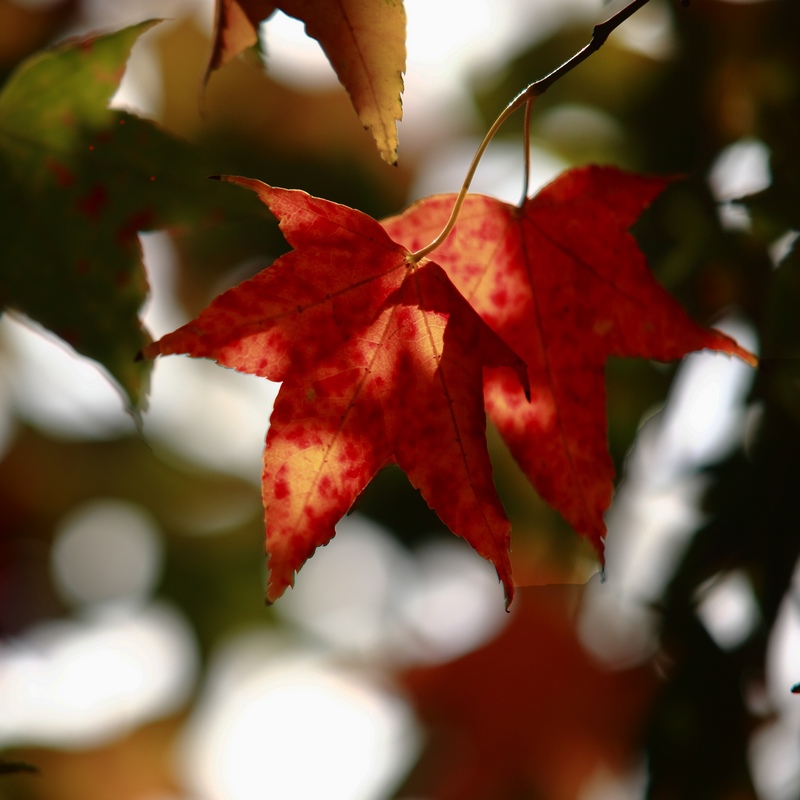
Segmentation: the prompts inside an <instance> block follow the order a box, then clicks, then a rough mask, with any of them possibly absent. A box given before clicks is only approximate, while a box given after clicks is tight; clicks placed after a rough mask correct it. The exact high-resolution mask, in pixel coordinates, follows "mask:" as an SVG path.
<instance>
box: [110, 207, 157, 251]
mask: <svg viewBox="0 0 800 800" xmlns="http://www.w3.org/2000/svg"><path fill="white" fill-rule="evenodd" d="M154 220H155V215H154V214H153V212H152V211H151V210H150V209H148V208H145V209H142V210H141V211H137V212H136V213H135V214H132V215H131V216H130V217H128V219H126V220H125V222H124V223H123V224H122V227H120V228H119V230H118V231H117V234H116V236H115V238H116V240H117V242H118V243H119V244H120V245H128V244H130V243H131V242H132V241H133V240H134V239H135V238H136V234H137V233H139V231H145V230H147V229H148V228H150V227H152V225H153V222H154Z"/></svg>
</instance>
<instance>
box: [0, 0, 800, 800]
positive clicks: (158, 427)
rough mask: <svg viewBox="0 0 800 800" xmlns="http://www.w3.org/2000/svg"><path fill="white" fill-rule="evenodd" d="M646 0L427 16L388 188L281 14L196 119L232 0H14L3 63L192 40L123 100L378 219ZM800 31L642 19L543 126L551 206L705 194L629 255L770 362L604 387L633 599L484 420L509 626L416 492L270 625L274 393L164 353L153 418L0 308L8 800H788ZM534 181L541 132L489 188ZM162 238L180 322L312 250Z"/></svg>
mask: <svg viewBox="0 0 800 800" xmlns="http://www.w3.org/2000/svg"><path fill="white" fill-rule="evenodd" d="M624 5H625V4H624V3H620V2H615V3H611V4H605V3H602V2H601V0H469V2H468V1H467V0H458V1H457V2H456V0H436V2H423V0H406V9H407V14H408V50H409V56H408V68H407V73H406V91H405V96H404V107H405V118H404V120H403V122H402V123H401V124H400V166H399V167H398V168H396V169H393V168H390V167H387V166H386V165H385V164H383V163H382V162H381V160H380V158H379V157H378V155H377V153H376V151H375V149H374V147H373V146H372V143H371V140H370V138H369V136H368V134H366V133H365V132H364V131H363V130H362V129H361V127H360V125H359V123H358V121H357V119H356V117H355V114H354V113H353V111H352V109H351V107H350V104H349V100H348V98H347V96H346V94H345V93H344V91H343V90H342V89H341V88H340V87H339V85H338V83H337V82H336V78H335V76H334V74H333V72H332V70H331V69H330V67H329V66H328V64H327V62H326V60H325V58H324V56H323V54H322V52H321V50H320V48H319V47H318V45H317V44H316V43H315V42H313V41H311V40H308V39H307V38H306V37H305V36H304V34H303V28H302V24H300V23H298V22H296V21H294V20H291V19H289V18H286V17H284V16H283V15H281V14H280V13H278V14H276V15H275V16H274V17H273V18H271V19H270V20H269V21H268V22H267V23H266V24H264V25H262V29H261V37H262V41H261V48H260V52H257V51H256V50H253V52H251V53H248V54H246V55H245V56H243V57H242V58H240V59H237V60H236V61H235V62H234V63H232V64H230V65H229V66H227V67H225V68H223V69H222V70H220V71H219V72H218V73H216V74H215V75H214V76H212V78H211V81H210V84H209V87H208V91H207V96H206V107H207V113H206V115H205V116H204V117H203V116H201V115H200V113H199V111H198V90H199V85H200V80H201V77H202V74H203V71H204V68H205V63H206V60H207V57H208V52H209V48H210V32H211V18H212V4H211V2H210V0H168V1H167V0H159V2H156V1H155V0H139V1H138V2H122V0H119V2H110V1H109V0H14V1H13V2H12V1H11V0H0V74H1V75H2V76H3V79H5V78H7V77H8V75H9V74H11V72H12V71H13V70H14V68H15V66H16V65H17V64H18V63H20V62H21V61H22V60H24V59H25V58H26V57H27V56H29V55H30V54H32V53H33V52H35V51H37V50H39V49H40V48H42V47H45V46H47V45H48V44H50V43H52V42H56V41H60V40H62V39H63V38H65V37H67V36H72V35H75V34H80V33H85V32H87V31H90V30H98V29H99V30H111V29H116V28H119V27H122V26H124V25H126V24H130V23H134V22H138V21H141V20H143V19H146V18H149V17H152V16H158V17H168V18H169V21H167V22H164V23H162V24H161V25H159V26H157V27H156V28H155V29H153V30H152V31H150V32H149V33H147V34H146V35H145V36H143V37H142V38H141V40H140V41H139V43H138V44H137V45H136V47H135V49H134V53H133V56H132V58H131V61H130V62H129V69H128V72H127V73H126V76H125V78H124V80H123V83H122V85H121V88H120V91H119V92H118V94H117V95H116V97H115V100H114V104H115V105H116V106H118V107H122V108H127V109H131V110H133V111H135V112H136V113H138V114H140V115H142V116H146V117H148V118H151V119H153V120H155V121H157V122H158V123H159V124H160V125H161V126H163V127H164V128H166V129H167V130H169V131H171V132H173V133H175V134H177V135H179V136H181V137H184V138H185V139H187V140H189V141H190V142H191V143H193V145H195V146H196V147H197V148H199V149H200V150H202V151H203V152H204V153H205V158H206V160H207V163H209V164H210V165H212V167H213V172H215V173H232V174H241V175H246V176H250V177H256V178H260V179H263V180H266V181H268V182H270V183H272V184H275V185H279V186H286V187H288V188H300V189H304V190H306V191H308V192H310V193H312V194H317V195H321V196H324V197H326V198H329V199H332V200H335V201H338V202H343V203H347V204H349V205H351V206H354V207H356V208H359V209H361V210H363V211H365V212H367V213H369V214H371V215H372V216H375V217H377V218H380V217H382V216H386V215H389V214H392V213H396V212H398V211H399V210H401V209H402V208H403V207H404V206H405V205H407V204H408V203H409V202H411V201H412V200H414V199H416V198H418V197H421V196H424V195H428V194H431V193H436V192H448V191H455V190H457V189H458V187H459V186H460V184H461V181H462V179H463V175H464V173H465V171H466V168H467V165H468V163H469V161H470V159H471V157H472V155H473V153H474V151H475V149H476V147H477V145H478V143H479V141H480V139H481V138H482V136H483V133H484V132H485V131H486V129H487V128H488V127H489V125H490V124H491V122H492V120H493V119H494V117H495V116H496V115H497V114H498V113H499V112H500V110H501V109H502V107H503V106H504V105H505V104H506V103H507V102H508V101H509V100H510V99H511V98H512V97H513V96H514V95H516V94H517V92H518V91H520V90H521V89H522V88H524V86H526V85H527V84H528V83H530V82H531V81H532V80H535V79H536V78H539V77H541V76H543V75H544V74H546V73H548V72H549V71H551V70H552V69H554V68H555V67H556V66H558V65H559V64H560V63H562V62H563V61H564V60H566V59H567V58H568V57H569V56H571V55H572V54H573V53H574V52H576V51H577V50H578V49H579V48H580V47H582V46H583V45H584V44H585V43H586V42H587V41H588V40H589V36H590V33H591V29H592V26H593V25H594V24H596V23H597V22H599V21H601V20H603V19H605V18H606V17H607V16H609V15H610V14H611V13H614V12H615V11H617V10H619V9H620V8H622V7H623V6H624ZM798 31H800V3H797V2H796V0H763V2H733V1H732V0H728V1H725V0H695V1H694V2H692V3H691V5H690V6H689V7H688V8H684V7H681V5H680V3H679V2H677V0H675V1H673V0H651V2H650V3H649V4H648V5H647V6H646V7H645V8H644V9H643V10H641V11H640V12H638V13H637V14H636V15H635V16H634V17H633V18H632V19H631V20H629V21H628V22H626V23H625V24H624V25H623V26H622V27H621V28H619V29H618V30H617V31H616V32H615V33H613V34H612V36H611V38H610V40H609V41H608V43H607V44H606V45H605V47H604V48H603V49H602V50H601V51H600V52H599V53H597V54H595V55H594V56H593V57H592V58H591V59H590V60H589V61H588V62H586V63H585V64H584V65H582V66H581V67H579V68H578V69H576V70H575V71H574V72H572V73H571V74H570V75H568V76H567V77H566V78H564V79H563V80H561V81H560V82H559V83H557V84H556V85H555V86H554V87H553V88H552V89H551V90H550V91H549V92H548V93H547V94H546V95H545V96H543V97H542V98H540V99H539V100H537V103H536V105H535V107H534V112H533V118H532V140H531V159H532V189H534V190H535V189H536V188H537V187H539V186H541V185H543V184H544V183H546V182H547V181H549V180H550V179H552V178H553V177H554V176H555V175H557V174H558V173H559V172H560V171H562V170H563V169H566V168H568V167H569V166H571V165H577V164H583V163H587V162H597V163H613V164H617V165H619V166H622V167H624V168H627V169H632V170H637V171H641V172H648V173H659V174H671V175H680V176H684V179H683V180H682V181H679V182H676V183H675V184H673V185H672V186H671V187H670V188H669V189H668V190H667V191H666V192H664V194H663V196H662V197H661V198H659V199H658V200H657V201H656V202H655V203H654V205H653V206H652V207H651V208H650V209H649V210H648V211H647V212H646V213H645V214H644V215H643V217H642V219H641V220H640V221H639V223H637V226H636V228H635V230H634V233H635V235H636V236H637V239H638V240H639V242H640V245H641V247H642V249H643V250H644V251H645V253H646V254H647V256H648V258H649V260H650V264H651V266H652V268H653V270H654V271H655V273H656V274H657V275H658V277H659V279H660V280H661V281H662V283H663V284H664V285H665V286H666V287H667V288H668V289H669V291H670V292H671V293H672V294H673V295H674V296H676V297H677V298H678V299H679V301H680V302H681V303H682V304H683V306H684V307H685V308H687V310H688V311H689V313H690V314H691V315H692V316H693V317H694V318H695V319H696V320H698V321H700V322H703V323H705V324H709V325H715V326H717V327H719V328H721V329H723V330H725V331H726V332H728V333H730V334H732V335H734V336H735V337H736V338H737V339H738V340H739V342H740V343H741V344H743V345H744V346H746V347H748V348H750V349H752V350H754V351H756V352H759V353H760V355H761V358H762V364H761V367H760V369H759V370H758V371H755V370H751V369H749V368H748V367H746V366H744V365H743V364H741V363H739V362H736V361H732V360H729V359H727V358H726V357H724V356H720V355H711V354H708V353H703V354H694V355H691V356H689V357H688V358H686V359H685V360H684V361H683V362H682V363H681V364H670V365H663V364H656V363H650V362H646V361H637V360H626V361H624V362H623V361H612V362H611V363H610V364H609V365H608V369H607V382H608V416H609V440H610V447H611V453H612V456H613V458H614V461H615V463H616V465H617V470H618V473H619V476H620V477H619V483H618V489H617V494H616V497H615V501H614V505H613V506H612V508H611V510H610V511H609V513H608V515H607V522H608V526H609V536H608V551H607V568H606V573H605V581H602V582H601V580H600V575H599V574H598V565H597V563H596V560H595V558H594V556H593V554H592V552H591V551H590V548H589V547H588V546H587V545H585V544H584V543H582V542H581V541H579V539H578V537H577V536H576V535H575V534H574V533H573V532H572V531H571V530H570V529H569V528H568V527H567V526H566V524H565V523H564V522H563V521H562V520H561V519H560V517H559V516H558V515H557V514H556V513H555V512H553V511H552V510H550V509H549V508H548V507H546V506H545V505H544V504H543V503H542V501H540V500H539V499H538V498H537V496H536V495H535V493H534V491H533V490H532V489H531V488H530V487H529V486H528V485H527V484H526V482H525V480H524V479H523V478H522V476H521V475H520V474H519V473H518V471H517V469H516V467H515V465H514V463H513V461H512V460H511V459H510V457H509V455H508V453H507V452H506V451H505V449H504V446H503V445H502V443H501V442H500V440H499V438H498V437H497V436H496V434H495V433H494V431H492V430H490V431H489V437H490V445H491V449H492V456H493V459H494V464H495V471H496V478H497V483H498V488H499V491H500V493H501V496H502V497H503V500H504V502H505V504H506V508H507V511H508V514H509V516H510V518H511V520H512V524H513V536H514V539H513V553H512V555H513V561H514V575H515V578H516V581H517V583H518V585H519V589H518V591H517V599H516V600H515V602H514V604H513V606H512V608H511V612H510V613H509V614H506V613H505V612H504V610H503V596H502V589H501V587H500V585H499V584H498V583H497V580H496V576H495V573H494V570H493V568H492V567H491V566H490V565H489V564H487V563H484V562H483V561H482V560H481V559H480V558H479V557H478V556H477V555H476V554H475V553H473V552H472V551H471V550H470V548H469V547H468V546H467V545H466V544H465V543H464V542H463V541H461V540H460V539H457V538H456V537H454V536H452V535H451V534H450V533H448V532H447V531H446V530H445V529H444V528H443V526H442V525H441V523H440V522H439V521H438V520H437V518H436V517H435V515H433V514H432V512H430V511H429V510H428V508H427V506H426V505H425V503H424V502H423V501H422V500H421V499H420V497H419V496H418V494H417V493H416V492H415V491H414V490H413V489H412V488H411V487H410V485H409V484H408V482H407V480H406V478H405V476H404V475H403V474H402V473H401V472H400V471H399V470H396V469H395V470H392V469H390V470H386V471H384V472H382V473H381V474H380V475H379V476H378V477H377V478H376V480H375V481H374V482H373V484H372V485H371V486H370V487H369V488H368V490H367V491H366V493H365V494H364V496H363V497H362V499H361V502H360V504H359V506H358V509H357V511H356V513H354V514H353V515H352V516H350V517H348V518H347V519H346V520H344V521H343V522H342V523H341V524H340V526H339V527H338V535H337V537H336V538H335V539H334V541H333V542H332V543H331V544H330V545H329V546H328V547H326V548H324V549H321V550H320V551H318V552H317V554H316V555H315V556H314V558H313V559H312V560H311V561H310V562H309V563H308V564H307V565H306V566H305V567H304V569H303V570H302V572H301V573H300V574H299V576H298V580H297V585H296V588H295V589H294V590H293V591H290V592H288V593H287V595H286V596H285V597H284V598H282V599H281V600H280V601H279V602H278V603H277V604H276V605H275V606H274V607H272V608H269V609H266V608H264V606H263V602H262V597H263V589H264V583H265V576H264V568H263V557H262V553H263V541H262V539H263V519H262V510H261V503H260V496H259V487H258V481H259V478H260V459H261V449H262V446H263V441H264V434H265V430H266V426H267V424H268V418H269V412H270V407H271V404H272V401H273V399H274V397H275V393H276V390H277V386H275V385H271V384H269V383H268V382H265V381H261V380H258V379H256V378H254V377H252V376H244V375H239V374H236V373H234V372H231V371H228V370H223V369H220V368H219V367H217V366H216V365H214V364H212V363H206V362H202V361H192V360H190V359H185V358H178V357H175V358H168V359H163V360H160V361H159V362H158V363H157V364H156V367H155V371H154V374H153V379H152V391H151V396H150V403H149V411H148V412H147V413H146V414H145V415H144V423H143V430H142V432H141V433H140V432H138V431H137V430H136V428H135V426H134V423H133V421H132V420H131V418H130V417H129V416H128V415H127V414H126V412H125V410H124V406H123V402H122V400H121V397H120V395H119V394H118V392H117V391H116V390H115V389H114V387H113V386H112V384H111V383H110V382H109V381H108V380H106V378H105V377H104V376H103V375H102V374H101V372H100V371H99V370H98V369H97V368H96V367H95V366H94V365H93V364H92V363H90V362H88V361H86V360H83V359H80V358H78V357H76V356H75V355H73V354H72V353H71V352H70V351H69V350H68V348H67V347H66V346H65V345H63V344H61V343H60V342H58V341H56V340H55V339H54V338H53V337H49V336H47V335H45V334H42V333H41V332H40V331H38V330H35V329H34V327H35V326H31V325H29V324H26V322H25V320H22V319H19V318H10V317H9V316H8V315H7V316H5V317H4V318H2V320H0V509H2V510H1V511H0V759H2V761H0V798H2V800H56V799H57V800H73V799H74V800H78V799H80V800H95V798H97V799H98V800H99V799H100V798H103V799H105V798H115V800H179V799H180V800H250V799H251V798H252V799H253V800H255V798H259V799H260V800H262V799H263V798H281V800H295V799H297V800H307V798H325V800H383V799H384V798H386V799H387V800H388V798H403V799H404V800H423V799H425V798H429V799H430V800H440V799H441V800H444V799H445V798H447V799H450V798H452V799H453V800H471V799H474V800H484V799H487V800H529V799H532V800H537V799H538V798H543V799H544V800H638V799H639V798H659V799H660V798H702V799H703V800H709V799H712V798H731V799H733V798H736V800H746V799H747V798H763V799H764V800H792V798H800V696H799V695H797V694H793V693H792V691H791V689H792V687H793V685H795V684H797V683H798V682H800V573H799V572H798V569H797V563H798V555H799V553H798V550H800V522H798V502H799V501H798V498H799V497H800V494H798V486H800V370H799V369H798V366H797V365H798V361H797V357H798V354H800V255H798V251H797V249H795V239H796V237H797V234H798V231H800V163H799V162H798V157H797V154H796V151H795V148H796V147H797V144H798V142H800V48H798V46H797V42H798ZM522 164H523V152H522V146H521V119H519V118H515V119H512V120H511V121H510V122H509V123H508V124H507V125H506V127H505V128H504V129H503V131H502V133H501V134H500V136H499V137H498V139H496V140H495V142H494V143H493V144H492V146H491V147H490V149H489V151H488V153H487V155H486V157H485V158H484V160H483V162H482V163H481V166H480V168H479V170H478V174H477V177H476V180H475V183H474V187H473V188H474V190H475V191H480V192H486V193H491V194H493V195H496V196H499V197H501V198H503V199H506V200H509V201H511V202H516V201H517V200H518V199H519V195H520V193H521V191H522ZM140 239H141V245H142V251H143V256H144V262H145V265H146V269H147V275H148V280H149V282H150V286H151V297H150V299H149V301H148V304H147V306H146V307H145V309H144V310H143V317H144V321H145V324H146V325H147V327H148V329H149V330H150V331H151V333H152V334H153V335H154V337H156V338H157V337H158V336H160V335H162V334H164V333H166V332H168V331H169V330H172V329H174V328H175V327H176V326H178V325H180V324H182V323H183V322H185V321H187V320H188V319H190V318H191V317H193V316H195V315H196V314H197V313H198V312H199V310H200V309H201V308H203V307H204V306H205V305H206V304H207V303H208V302H209V301H210V300H211V298H212V297H214V296H215V295H216V294H218V293H219V292H220V291H222V290H224V289H226V288H228V287H229V286H232V285H234V284H235V283H237V282H239V281H240V280H242V279H243V278H246V277H248V276H250V275H252V274H253V273H255V272H256V271H257V270H259V269H261V268H263V267H265V266H267V265H268V264H269V263H271V262H272V260H273V259H274V258H275V257H276V256H277V255H279V254H280V253H281V252H284V251H285V249H286V247H285V244H284V242H283V240H282V238H281V236H280V234H279V232H278V231H277V226H276V225H274V224H272V223H271V222H270V221H269V220H266V219H265V218H264V217H263V216H260V217H259V216H256V215H253V216H250V217H248V216H244V215H243V216H239V217H236V216H232V217H231V218H229V219H226V220H224V221H220V223H219V224H217V225H207V226H205V227H203V228H192V229H181V230H175V231H168V232H159V233H152V234H146V235H142V236H140ZM28 766H30V767H35V769H36V770H37V771H38V772H37V773H34V772H31V771H29V770H28V769H27V767H28Z"/></svg>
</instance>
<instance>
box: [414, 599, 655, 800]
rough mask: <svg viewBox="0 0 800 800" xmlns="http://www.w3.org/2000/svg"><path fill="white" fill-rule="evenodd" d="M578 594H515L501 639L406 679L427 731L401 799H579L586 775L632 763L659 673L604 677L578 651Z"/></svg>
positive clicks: (646, 669)
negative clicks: (511, 612) (423, 749)
mask: <svg viewBox="0 0 800 800" xmlns="http://www.w3.org/2000/svg"><path fill="white" fill-rule="evenodd" d="M582 596H583V587H582V586H536V587H517V602H516V604H515V609H514V614H513V615H511V618H510V621H509V624H508V625H507V626H506V627H505V628H504V629H503V631H502V632H501V633H500V634H499V636H497V637H496V638H495V639H493V640H492V641H490V642H489V643H488V644H486V645H484V646H483V647H481V648H479V649H478V650H475V651H473V652H471V653H468V654H466V655H465V656H462V657H461V658H458V659H456V660H454V661H451V662H448V663H444V664H439V665H435V666H430V667H416V668H413V669H411V670H408V671H407V672H406V673H404V674H403V675H402V676H401V684H402V685H403V686H404V687H405V688H406V690H407V691H408V692H409V694H410V696H411V701H412V703H413V705H414V706H415V707H416V709H417V713H418V715H419V717H420V718H421V720H422V722H423V723H424V724H425V725H426V727H427V729H428V737H427V741H426V749H425V751H424V752H423V754H422V759H421V761H420V763H419V764H418V766H417V767H416V768H415V770H414V771H413V772H412V775H411V776H410V778H409V780H408V782H407V785H406V786H405V787H403V795H404V796H405V795H408V796H412V795H413V796H415V797H416V796H421V797H428V798H431V800H484V798H488V797H491V798H493V800H506V798H508V800H512V799H513V798H518V797H546V798H548V800H574V799H575V798H577V797H581V796H583V795H582V794H581V789H582V788H583V787H584V786H585V784H586V782H587V781H589V780H591V779H592V778H593V777H598V776H605V777H608V776H609V775H613V774H615V773H616V774H620V773H622V774H624V773H625V772H626V771H627V770H629V769H631V768H633V767H635V766H637V764H636V758H637V755H636V753H637V752H638V751H637V749H636V747H635V744H636V742H637V740H638V739H639V737H640V735H641V730H640V727H641V725H642V722H643V717H644V714H645V713H646V710H647V708H648V707H649V703H650V700H651V698H652V696H653V693H654V691H655V689H656V686H657V681H656V677H655V673H654V671H653V670H652V668H651V667H650V666H649V665H647V664H645V665H642V666H636V667H631V668H627V669H624V670H611V669H608V668H606V667H604V666H603V665H602V664H600V663H599V662H598V661H596V660H595V659H594V658H593V657H592V656H591V655H589V654H588V653H587V652H586V651H585V650H584V648H583V646H582V645H581V643H580V640H579V639H578V637H577V635H576V628H575V615H576V611H577V608H578V606H579V604H580V602H581V600H582ZM632 754H633V755H632Z"/></svg>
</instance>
